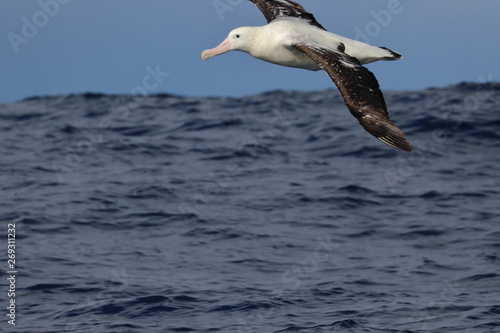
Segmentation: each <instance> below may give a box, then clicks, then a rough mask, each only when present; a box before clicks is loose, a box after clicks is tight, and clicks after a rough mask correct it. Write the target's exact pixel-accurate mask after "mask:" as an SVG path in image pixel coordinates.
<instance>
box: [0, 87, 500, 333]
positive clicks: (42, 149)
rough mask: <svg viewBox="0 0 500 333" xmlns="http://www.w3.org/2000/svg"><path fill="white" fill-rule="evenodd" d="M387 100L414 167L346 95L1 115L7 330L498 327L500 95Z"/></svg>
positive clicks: (396, 95)
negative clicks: (9, 279)
mask: <svg viewBox="0 0 500 333" xmlns="http://www.w3.org/2000/svg"><path fill="white" fill-rule="evenodd" d="M386 100H387V104H388V105H389V109H390V112H391V117H392V119H393V120H394V122H395V123H396V124H398V125H399V126H400V127H401V128H402V130H403V131H404V132H405V134H406V136H407V138H408V140H409V141H410V142H411V143H412V144H413V145H414V147H415V152H414V153H413V154H408V153H405V152H400V151H397V150H395V149H393V148H391V147H388V146H386V145H384V144H383V143H381V142H379V141H378V140H376V139H375V138H373V137H372V136H370V135H369V134H368V133H366V132H365V131H364V130H363V129H362V128H361V126H359V124H358V123H357V121H356V120H355V119H354V118H353V117H352V116H351V115H350V114H349V112H348V110H347V109H346V107H345V106H344V105H343V103H342V101H341V99H340V97H339V95H338V93H337V92H335V91H325V92H314V93H302V92H279V91H277V92H270V93H265V94H261V95H254V96H248V97H244V98H208V97H200V98H192V97H190V98H187V97H179V96H171V95H167V94H163V95H155V96H148V97H135V98H131V97H125V96H110V95H100V94H82V95H71V96H61V97H34V98H30V99H27V100H24V101H21V102H18V103H12V104H6V105H0V126H1V132H0V133H1V134H0V135H1V139H2V140H1V141H2V144H1V145H0V152H1V156H2V158H1V160H0V171H1V172H0V180H1V181H0V186H1V193H2V200H1V203H0V205H1V206H0V218H1V220H2V225H4V229H5V232H6V229H7V223H12V222H15V223H16V234H17V240H16V249H17V257H16V258H17V269H18V275H17V286H16V287H17V293H16V304H17V317H16V327H15V328H13V327H11V326H10V325H8V324H7V323H6V322H7V320H6V316H5V313H6V312H4V314H3V315H2V316H3V318H4V319H3V320H2V323H1V324H0V325H1V326H0V328H2V329H6V330H7V329H8V330H11V331H14V330H15V331H17V332H51V333H52V332H98V333H100V332H108V333H109V332H383V333H387V332H437V333H438V332H500V273H499V272H500V265H499V264H500V260H499V253H500V205H499V190H498V187H499V185H500V178H499V177H500V164H499V162H500V157H499V153H500V149H499V148H500V134H499V131H500V86H499V85H497V84H488V85H476V84H466V83H463V84H459V85H456V86H452V87H447V88H440V89H428V90H423V91H409V92H387V93H386ZM5 232H2V234H4V235H5ZM4 240H5V237H3V240H2V242H4ZM5 248H6V247H5V246H4V249H5ZM4 251H5V250H4ZM4 257H5V256H4ZM2 271H3V272H5V270H2ZM4 276H5V275H4ZM3 281H4V282H3V283H2V285H1V288H2V294H3V295H4V294H5V293H6V288H7V287H8V286H7V285H6V283H5V279H3ZM2 304H3V306H2V307H3V308H5V306H6V304H7V303H5V302H3V303H2ZM4 311H5V310H4Z"/></svg>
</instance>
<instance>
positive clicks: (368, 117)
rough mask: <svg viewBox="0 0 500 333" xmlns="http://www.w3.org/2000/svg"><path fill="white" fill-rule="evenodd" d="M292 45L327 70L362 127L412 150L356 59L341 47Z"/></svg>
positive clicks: (375, 83)
mask: <svg viewBox="0 0 500 333" xmlns="http://www.w3.org/2000/svg"><path fill="white" fill-rule="evenodd" d="M341 45H342V44H341ZM293 47H294V48H295V49H297V50H299V51H300V52H302V53H304V54H305V55H307V56H308V57H309V58H311V59H312V60H314V61H315V62H316V63H317V64H318V65H319V66H320V67H321V68H322V69H323V70H324V71H325V72H327V73H328V75H329V76H330V78H331V79H332V80H333V82H334V83H335V85H336V86H337V87H338V89H339V90H340V93H341V94H342V97H343V99H344V102H345V104H346V105H347V107H348V108H349V111H351V113H352V115H353V116H354V117H356V118H357V119H358V121H359V123H360V124H361V126H363V128H364V129H365V130H367V131H368V132H369V133H370V134H372V135H373V136H375V137H376V138H377V139H379V140H380V141H382V142H384V143H385V144H388V145H389V146H392V147H395V148H399V149H402V150H405V151H412V148H411V145H410V144H409V143H408V141H406V138H405V137H404V135H403V133H402V132H401V130H400V129H399V128H398V127H397V126H396V125H394V123H393V122H392V121H391V120H390V119H389V113H388V112H387V106H386V104H385V101H384V95H382V91H380V87H379V84H378V81H377V79H376V78H375V75H373V73H372V72H370V71H369V70H368V69H366V68H365V67H363V66H362V65H361V63H360V62H359V60H358V59H356V58H354V57H351V56H349V55H347V54H345V53H343V52H342V48H340V49H339V51H333V50H327V49H324V48H321V47H315V46H310V45H306V44H295V45H293Z"/></svg>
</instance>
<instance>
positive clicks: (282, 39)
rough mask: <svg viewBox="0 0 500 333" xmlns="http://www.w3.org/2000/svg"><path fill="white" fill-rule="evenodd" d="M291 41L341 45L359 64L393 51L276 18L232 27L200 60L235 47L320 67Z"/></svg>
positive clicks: (306, 66)
mask: <svg viewBox="0 0 500 333" xmlns="http://www.w3.org/2000/svg"><path fill="white" fill-rule="evenodd" d="M294 44H306V45H310V46H316V47H320V48H326V49H331V50H332V51H338V50H339V46H340V45H341V44H343V46H344V47H345V50H344V52H345V53H346V54H347V55H349V56H351V57H354V58H357V59H358V60H359V62H360V63H361V64H367V63H370V62H373V61H377V60H384V59H385V60H388V59H394V58H393V56H394V54H392V53H391V51H389V50H387V49H383V48H380V47H377V46H372V45H369V44H366V43H362V42H359V41H356V40H352V39H349V38H346V37H342V36H339V35H336V34H334V33H331V32H328V31H325V30H323V29H320V28H318V27H315V26H312V25H310V24H309V23H308V22H306V21H304V20H302V19H299V18H294V17H283V18H279V19H276V20H274V21H272V22H271V23H269V24H268V25H265V26H262V27H241V28H237V29H234V30H233V31H231V32H230V33H229V36H228V37H227V38H226V39H225V40H224V41H223V42H222V43H221V44H220V45H219V46H217V47H216V48H214V49H210V50H205V51H204V52H203V53H202V59H204V60H206V59H209V58H211V57H213V56H216V55H219V54H222V53H226V52H228V51H232V50H235V51H243V52H247V53H249V54H251V55H252V56H254V57H255V58H258V59H261V60H264V61H267V62H271V63H273V64H277V65H281V66H287V67H296V68H303V69H308V70H312V71H318V70H320V69H321V68H320V67H319V66H318V64H316V62H314V61H313V60H312V59H311V58H309V57H308V56H306V55H305V54H303V53H302V52H300V51H298V50H296V49H295V48H294V47H293V46H292V45H294Z"/></svg>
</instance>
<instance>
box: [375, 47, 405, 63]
mask: <svg viewBox="0 0 500 333" xmlns="http://www.w3.org/2000/svg"><path fill="white" fill-rule="evenodd" d="M379 48H380V49H382V50H384V51H385V53H386V54H387V55H385V56H384V57H382V58H381V59H380V60H398V59H401V58H403V56H402V55H401V54H399V53H397V52H394V51H393V50H391V49H388V48H387V47H383V46H380V47H379Z"/></svg>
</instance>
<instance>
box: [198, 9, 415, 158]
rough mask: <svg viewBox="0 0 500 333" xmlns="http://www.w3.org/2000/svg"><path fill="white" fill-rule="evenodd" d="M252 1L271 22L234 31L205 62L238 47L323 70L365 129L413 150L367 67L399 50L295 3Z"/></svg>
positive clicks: (279, 61) (282, 62)
mask: <svg viewBox="0 0 500 333" xmlns="http://www.w3.org/2000/svg"><path fill="white" fill-rule="evenodd" d="M249 1H250V2H252V3H253V4H255V5H256V6H257V7H258V8H259V9H260V11H261V12H262V13H263V14H264V16H265V18H266V20H267V22H268V24H267V25H265V26H261V27H240V28H236V29H234V30H233V31H231V32H230V33H229V35H228V37H227V38H226V39H225V40H224V41H223V42H222V43H221V44H220V45H219V46H217V47H215V48H213V49H209V50H205V51H203V53H202V54H201V58H202V59H203V60H207V59H209V58H212V57H214V56H217V55H220V54H223V53H226V52H229V51H233V50H235V51H243V52H247V53H249V54H250V55H252V56H253V57H255V58H257V59H261V60H264V61H267V62H270V63H273V64H277V65H281V66H287V67H295V68H303V69H307V70H311V71H318V70H324V71H325V72H326V73H327V74H328V75H329V76H330V78H331V79H332V81H333V82H334V83H335V85H336V86H337V88H338V89H339V91H340V93H341V95H342V98H343V99H344V103H345V104H346V106H347V108H348V109H349V111H351V113H352V115H353V116H354V117H356V119H358V121H359V123H360V124H361V126H363V128H364V129H365V130H366V131H368V132H369V133H370V134H372V135H373V136H375V137H376V138H377V139H379V140H380V141H382V142H384V143H385V144H388V145H389V146H392V147H395V148H398V149H401V150H404V151H408V152H411V151H412V147H411V145H410V144H409V143H408V141H406V138H405V137H404V135H403V133H402V132H401V130H400V129H399V128H398V127H397V126H396V125H395V124H394V123H393V122H392V121H391V120H390V118H389V113H388V112H387V106H386V104H385V100H384V96H383V94H382V91H381V90H380V87H379V84H378V81H377V79H376V78H375V75H373V73H372V72H370V71H369V70H368V69H367V68H366V67H364V66H362V65H363V64H368V63H371V62H374V61H378V60H397V59H400V58H401V55H400V54H399V53H397V52H394V51H392V50H390V49H388V48H386V47H377V46H372V45H369V44H366V43H362V42H359V41H356V40H352V39H349V38H346V37H342V36H339V35H336V34H334V33H331V32H328V31H327V30H326V29H325V28H324V27H323V26H322V25H321V24H319V23H318V21H316V19H315V18H314V16H313V15H312V14H311V13H309V12H307V11H306V10H305V9H304V7H302V6H301V5H300V4H298V3H296V2H293V1H289V0H249Z"/></svg>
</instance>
